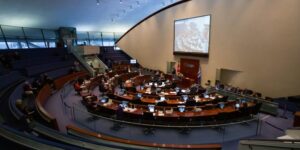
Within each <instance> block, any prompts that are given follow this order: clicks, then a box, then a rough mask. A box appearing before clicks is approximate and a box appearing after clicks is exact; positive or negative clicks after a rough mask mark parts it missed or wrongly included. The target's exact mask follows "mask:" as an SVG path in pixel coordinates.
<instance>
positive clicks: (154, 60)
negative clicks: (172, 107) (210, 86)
mask: <svg viewBox="0 0 300 150" xmlns="http://www.w3.org/2000/svg"><path fill="white" fill-rule="evenodd" d="M299 6H300V1H299V0H284V1H283V0H192V1H189V2H186V3H182V4H180V5H177V6H174V7H171V8H169V9H167V10H165V11H162V12H160V13H158V14H156V15H154V16H153V17H151V18H149V19H147V20H146V21H144V22H143V23H141V24H140V25H138V26H137V27H136V28H134V29H133V30H131V31H130V32H129V33H128V34H127V35H125V36H124V37H123V38H122V39H121V40H120V41H119V42H118V43H117V44H118V46H119V47H121V48H122V49H123V50H124V51H125V52H126V53H127V54H129V55H130V56H132V57H133V58H136V59H137V60H138V61H139V63H140V64H141V65H143V66H145V67H149V68H152V69H160V70H163V71H166V69H167V61H178V60H179V59H180V58H182V57H185V56H174V55H173V24H174V20H176V19H182V18H189V17H195V16H202V15H207V14H211V34H210V36H211V39H210V40H211V41H210V54H209V58H200V57H190V58H195V59H199V60H200V64H201V69H202V83H203V82H204V81H206V80H212V81H214V80H215V79H216V78H217V76H218V75H217V73H216V70H217V69H221V68H224V69H230V70H237V71H240V72H239V73H238V74H237V75H235V77H234V78H232V79H231V83H232V84H233V85H234V86H239V87H241V88H250V89H253V90H255V91H259V92H262V94H263V95H265V96H272V97H279V96H290V95H299V94H300V80H299V78H300V69H299V66H300V9H299V8H298V7H299ZM185 58H186V57H185Z"/></svg>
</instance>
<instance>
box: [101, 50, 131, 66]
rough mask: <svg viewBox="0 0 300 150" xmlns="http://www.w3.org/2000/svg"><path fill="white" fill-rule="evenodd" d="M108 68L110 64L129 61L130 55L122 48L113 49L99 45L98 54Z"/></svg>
mask: <svg viewBox="0 0 300 150" xmlns="http://www.w3.org/2000/svg"><path fill="white" fill-rule="evenodd" d="M98 57H99V58H100V59H101V60H102V61H103V62H104V63H105V64H106V65H107V66H109V67H110V68H111V67H112V64H118V63H127V64H128V63H129V61H130V59H131V57H130V56H128V55H127V54H126V53H124V52H123V51H122V50H114V47H100V55H99V56H98Z"/></svg>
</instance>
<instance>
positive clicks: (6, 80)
mask: <svg viewBox="0 0 300 150" xmlns="http://www.w3.org/2000/svg"><path fill="white" fill-rule="evenodd" d="M21 78H22V75H21V74H20V73H19V72H18V71H12V72H10V73H7V74H4V75H2V76H0V81H1V82H0V90H2V89H3V88H5V87H7V86H9V85H10V84H12V83H14V82H17V81H19V80H20V79H21Z"/></svg>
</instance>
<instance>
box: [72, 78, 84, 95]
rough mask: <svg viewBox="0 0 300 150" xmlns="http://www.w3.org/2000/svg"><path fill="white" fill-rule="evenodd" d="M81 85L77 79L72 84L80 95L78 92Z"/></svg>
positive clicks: (80, 89)
mask: <svg viewBox="0 0 300 150" xmlns="http://www.w3.org/2000/svg"><path fill="white" fill-rule="evenodd" d="M81 85H82V84H80V82H79V81H76V82H75V83H74V84H73V87H74V89H75V91H76V92H77V94H78V95H80V92H81V91H82V88H81Z"/></svg>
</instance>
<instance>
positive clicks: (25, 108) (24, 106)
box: [16, 99, 34, 115]
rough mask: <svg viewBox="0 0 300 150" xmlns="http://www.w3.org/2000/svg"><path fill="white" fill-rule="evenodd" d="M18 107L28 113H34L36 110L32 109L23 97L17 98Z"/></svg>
mask: <svg viewBox="0 0 300 150" xmlns="http://www.w3.org/2000/svg"><path fill="white" fill-rule="evenodd" d="M16 107H17V108H18V109H19V110H21V111H22V112H23V113H24V114H26V115H32V114H33V113H34V110H33V109H30V108H29V107H28V106H27V105H26V104H24V102H23V100H22V99H17V100H16Z"/></svg>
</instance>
